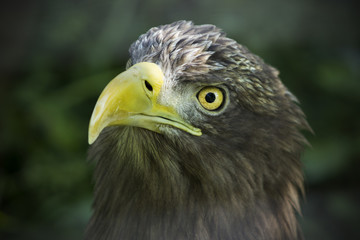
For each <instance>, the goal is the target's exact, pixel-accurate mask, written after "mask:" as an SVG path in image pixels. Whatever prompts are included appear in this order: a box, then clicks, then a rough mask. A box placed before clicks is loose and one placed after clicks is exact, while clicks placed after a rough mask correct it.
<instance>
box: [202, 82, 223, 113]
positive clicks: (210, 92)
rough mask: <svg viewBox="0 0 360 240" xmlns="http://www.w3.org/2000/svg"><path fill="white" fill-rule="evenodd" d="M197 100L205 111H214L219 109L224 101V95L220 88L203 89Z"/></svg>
mask: <svg viewBox="0 0 360 240" xmlns="http://www.w3.org/2000/svg"><path fill="white" fill-rule="evenodd" d="M197 98H198V100H199V102H200V104H201V106H203V107H204V108H205V109H206V110H209V111H214V110H217V109H218V108H220V107H221V105H222V103H223V101H224V94H223V92H222V91H221V89H220V88H217V87H204V88H203V89H201V90H200V92H199V93H198V95H197Z"/></svg>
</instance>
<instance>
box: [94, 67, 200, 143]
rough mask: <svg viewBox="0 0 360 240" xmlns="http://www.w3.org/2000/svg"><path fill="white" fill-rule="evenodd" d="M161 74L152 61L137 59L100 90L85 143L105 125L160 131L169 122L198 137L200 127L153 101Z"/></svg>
mask: <svg viewBox="0 0 360 240" xmlns="http://www.w3.org/2000/svg"><path fill="white" fill-rule="evenodd" d="M163 82H164V74H163V72H162V71H161V69H160V67H159V66H158V65H156V64H154V63H148V62H141V63H138V64H135V65H134V66H132V67H131V68H129V69H128V70H127V71H125V72H123V73H120V74H119V75H118V76H116V77H115V78H114V79H113V80H112V81H111V82H110V83H109V84H108V85H107V86H106V87H105V89H104V90H103V92H102V93H101V95H100V97H99V99H98V101H97V103H96V105H95V108H94V111H93V113H92V116H91V119H90V125H89V144H92V143H93V142H95V140H96V139H97V138H98V136H99V135H100V133H101V131H102V130H103V129H104V128H105V127H107V126H113V125H128V126H136V127H141V128H145V129H149V130H152V131H154V132H158V133H160V130H159V126H161V125H169V126H172V127H175V128H178V129H181V130H183V131H186V132H188V133H190V134H193V135H196V136H201V134H202V133H201V130H200V129H198V128H196V127H193V126H192V125H190V124H188V123H186V122H185V121H184V120H183V119H182V118H181V117H180V116H179V115H178V114H177V112H176V111H175V109H174V108H172V107H170V106H164V105H160V104H159V103H158V101H157V98H158V96H159V93H160V90H161V87H162V85H163Z"/></svg>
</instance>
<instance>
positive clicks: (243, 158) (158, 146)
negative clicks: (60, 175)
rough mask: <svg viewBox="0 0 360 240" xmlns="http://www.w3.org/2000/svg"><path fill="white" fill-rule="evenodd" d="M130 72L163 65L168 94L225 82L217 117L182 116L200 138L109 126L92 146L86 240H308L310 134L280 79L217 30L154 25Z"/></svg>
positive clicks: (134, 52)
mask: <svg viewBox="0 0 360 240" xmlns="http://www.w3.org/2000/svg"><path fill="white" fill-rule="evenodd" d="M130 55H131V60H130V63H129V66H130V65H132V64H135V63H138V62H142V61H148V62H154V63H157V64H158V65H159V66H161V68H162V69H163V71H164V73H165V77H166V79H167V81H168V82H169V83H168V87H169V88H171V89H172V91H179V92H184V91H186V89H187V88H186V87H185V86H188V84H197V83H199V82H200V83H202V84H212V83H214V82H216V83H219V82H221V84H223V85H224V86H226V88H227V89H228V95H229V96H228V98H229V99H228V100H229V101H228V102H229V103H228V105H227V106H226V108H225V109H224V110H223V111H222V112H221V113H220V114H216V115H206V114H203V113H201V112H199V111H197V110H196V109H192V108H191V109H190V107H187V108H184V109H183V110H182V112H180V114H181V115H182V117H183V118H184V119H187V120H188V121H189V122H191V123H192V124H193V125H194V126H196V127H200V128H201V129H202V132H203V135H202V136H201V137H197V136H192V135H189V134H187V133H185V132H181V131H180V130H176V129H173V128H167V127H165V126H164V128H163V134H159V133H155V132H151V131H149V130H145V129H140V128H135V127H119V126H114V127H108V128H106V129H105V130H104V131H103V132H102V134H101V135H100V137H99V139H98V140H97V141H96V142H95V144H94V145H93V146H92V147H91V148H90V151H89V159H90V160H91V161H92V162H93V163H94V164H95V165H96V167H95V174H94V179H95V193H94V214H93V216H92V218H91V220H90V223H89V225H88V229H87V232H86V239H150V240H151V239H156V240H158V239H198V240H202V239H242V240H251V239H256V240H265V239H266V240H290V239H291V240H294V239H302V236H301V231H300V229H299V227H298V223H297V220H296V212H299V211H300V206H299V192H300V193H301V192H303V175H302V169H301V162H300V156H301V152H302V151H303V147H304V145H306V143H307V142H306V140H305V138H304V137H303V136H302V134H301V133H300V132H299V131H300V130H302V129H307V130H310V127H309V126H308V124H307V122H306V120H305V117H304V114H303V113H302V111H301V109H300V108H299V106H298V105H297V103H296V102H294V101H295V99H296V98H295V97H294V96H293V95H292V94H291V93H290V92H289V91H288V90H287V89H286V87H285V86H284V85H283V84H282V83H281V81H280V79H279V78H278V72H277V70H275V69H274V68H272V67H271V66H268V65H266V64H265V63H264V62H263V61H262V60H261V59H260V58H259V57H257V56H255V55H253V54H252V53H250V52H249V51H248V50H247V49H246V48H245V47H243V46H241V45H239V44H238V43H236V42H235V41H234V40H232V39H229V38H227V37H226V36H225V34H224V33H223V32H221V30H219V29H218V28H216V27H214V26H212V25H201V26H194V25H193V24H192V23H191V22H186V21H181V22H176V23H173V24H170V25H164V26H160V27H157V28H152V29H150V30H149V32H148V33H146V34H144V35H142V36H140V38H139V39H138V40H137V41H136V42H135V43H134V44H133V45H132V46H131V48H130Z"/></svg>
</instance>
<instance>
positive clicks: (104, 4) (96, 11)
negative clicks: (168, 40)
mask: <svg viewBox="0 0 360 240" xmlns="http://www.w3.org/2000/svg"><path fill="white" fill-rule="evenodd" d="M0 16H1V18H2V21H1V23H0V26H1V35H2V36H1V38H0V46H1V56H0V61H1V62H0V71H1V82H0V107H1V112H2V114H1V119H0V143H1V144H0V239H23V238H26V239H79V238H81V236H82V233H83V231H84V228H85V226H86V222H87V221H88V218H89V216H90V214H91V198H92V195H91V191H92V184H91V172H92V169H91V164H88V163H87V162H86V149H87V127H88V121H89V118H90V115H91V112H92V108H93V106H94V104H95V102H96V99H97V96H98V95H99V94H100V92H101V90H102V89H103V87H104V86H105V85H106V83H107V82H108V81H109V80H110V79H112V78H113V77H114V76H115V75H116V74H117V73H119V72H121V71H122V70H123V69H124V66H125V63H126V60H127V58H128V53H127V49H128V47H129V46H130V44H131V42H133V41H134V40H136V39H137V37H138V36H139V35H140V34H142V33H144V32H145V31H146V30H147V29H149V28H150V27H153V26H157V25H161V24H166V23H170V22H173V21H176V20H180V19H187V20H193V21H194V22H195V23H196V24H203V23H211V24H215V25H217V26H219V27H221V28H222V29H223V30H224V31H225V32H227V33H228V36H230V37H231V38H234V39H236V40H237V41H238V42H239V43H241V44H244V45H245V46H247V47H248V48H249V49H250V50H251V51H253V52H254V53H256V54H258V55H260V56H261V57H263V58H264V59H265V61H266V62H268V63H270V64H271V65H273V66H275V67H276V68H278V69H279V70H280V72H281V78H282V80H283V82H284V83H285V84H286V85H287V86H288V88H289V89H290V90H291V91H292V92H294V93H295V95H297V97H298V98H299V99H300V101H301V105H302V108H303V109H304V112H305V113H306V114H307V116H308V120H309V122H310V124H311V126H312V127H313V129H314V132H315V135H311V134H309V133H305V134H306V135H307V136H308V139H309V142H310V143H311V147H309V148H308V149H307V151H306V152H305V154H304V157H303V161H304V168H305V177H306V191H307V198H306V199H307V200H305V201H304V203H303V209H304V210H303V218H302V220H301V223H302V225H303V228H304V232H305V236H306V238H307V239H329V240H332V239H360V233H359V232H360V231H359V230H358V229H359V227H360V226H359V223H360V218H359V216H360V207H359V201H360V191H359V190H360V189H359V183H360V181H359V180H360V177H359V175H360V172H359V169H360V124H359V123H360V107H359V106H360V48H359V47H360V46H359V44H360V41H359V40H360V30H359V27H358V22H359V21H358V20H359V19H358V18H357V16H358V10H357V8H356V7H355V1H350V0H345V1H335V0H330V1H325V0H317V1H315V0H314V1H311V0H304V1H295V0H290V1H287V0H272V1H264V0H263V1H261V0H252V1H250V0H223V1H214V0H212V1H205V0H199V1H193V0H183V1H180V0H166V1H165V0H152V1H135V0H123V1H120V0H110V1H95V0H86V1H85V0H77V1H70V0H68V1H45V0H33V1H22V2H21V1H12V2H10V1H8V2H6V3H3V6H2V7H1V9H0Z"/></svg>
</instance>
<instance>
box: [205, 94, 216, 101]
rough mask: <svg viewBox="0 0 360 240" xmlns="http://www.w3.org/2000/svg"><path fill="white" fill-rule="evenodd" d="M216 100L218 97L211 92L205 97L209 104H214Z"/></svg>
mask: <svg viewBox="0 0 360 240" xmlns="http://www.w3.org/2000/svg"><path fill="white" fill-rule="evenodd" d="M215 99H216V95H215V93H212V92H209V93H207V94H206V96H205V100H206V101H207V102H208V103H213V102H214V101H215Z"/></svg>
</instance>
